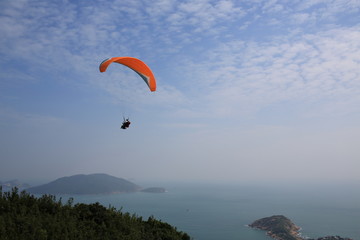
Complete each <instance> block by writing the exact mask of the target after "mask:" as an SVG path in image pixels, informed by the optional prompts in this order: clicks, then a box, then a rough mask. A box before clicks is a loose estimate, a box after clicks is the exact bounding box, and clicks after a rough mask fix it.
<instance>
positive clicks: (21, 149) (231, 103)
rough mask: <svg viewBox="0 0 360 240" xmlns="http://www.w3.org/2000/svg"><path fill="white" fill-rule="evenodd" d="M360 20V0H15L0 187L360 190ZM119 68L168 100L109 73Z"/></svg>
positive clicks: (2, 43) (2, 77)
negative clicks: (168, 184)
mask: <svg viewBox="0 0 360 240" xmlns="http://www.w3.org/2000/svg"><path fill="white" fill-rule="evenodd" d="M359 15H360V1H352V0H330V1H329V0H307V1H300V0H294V1H287V0H272V1H267V0H256V1H253V0H251V1H250V0H244V1H235V0H220V1H215V0H186V1H178V0H155V1H140V0H121V1H119V0H113V1H102V0H90V1H86V2H82V1H80V2H71V1H66V0H64V1H45V0H38V1H30V0H20V1H2V2H1V3H0V35H1V39H0V56H1V58H0V59H1V60H0V61H1V66H2V67H1V69H2V70H1V71H0V180H2V181H4V180H10V179H19V180H27V179H30V180H31V181H35V182H39V181H43V180H44V181H45V180H46V181H51V180H55V179H56V178H59V177H63V176H71V175H75V174H90V173H107V174H110V175H113V176H116V177H122V178H125V179H134V180H135V182H136V181H137V180H139V181H146V180H148V181H150V180H151V181H152V180H153V181H164V182H165V181H174V182H176V181H189V182H191V181H194V182H213V181H219V182H229V183H231V182H239V183H241V182H242V183H246V182H249V183H251V182H259V183H269V182H279V183H281V182H295V183H296V182H299V183H301V182H303V183H309V184H311V183H313V182H323V183H354V184H358V183H360V147H359V143H360V108H359V106H360V22H359ZM118 56H131V57H137V58H139V59H141V60H143V61H145V62H146V63H147V64H148V65H149V66H150V67H151V69H152V70H153V72H154V74H155V77H156V79H157V86H158V88H157V91H156V92H154V93H151V92H150V91H149V90H148V88H147V86H146V84H145V83H144V82H143V80H142V79H141V78H140V77H139V76H138V75H137V74H136V73H134V72H133V71H131V70H129V69H127V68H126V67H124V66H122V65H119V64H113V65H110V67H109V68H108V70H107V71H106V72H105V73H100V72H99V69H98V67H99V64H100V63H101V62H102V61H103V60H104V59H106V58H108V57H118ZM123 117H130V120H131V122H132V125H131V126H130V128H129V129H127V130H122V129H120V125H121V122H122V119H123Z"/></svg>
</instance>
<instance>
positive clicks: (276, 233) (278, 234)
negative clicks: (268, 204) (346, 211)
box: [248, 215, 352, 240]
mask: <svg viewBox="0 0 360 240" xmlns="http://www.w3.org/2000/svg"><path fill="white" fill-rule="evenodd" d="M248 226H249V227H251V228H257V229H261V230H264V231H267V235H268V236H270V237H272V238H274V239H276V240H305V239H306V240H352V239H350V238H342V237H340V236H326V237H320V238H317V239H309V238H303V237H301V235H300V233H299V230H300V227H298V226H296V225H295V224H294V223H293V222H292V221H291V220H290V219H288V218H287V217H285V216H283V215H274V216H271V217H265V218H261V219H258V220H256V221H254V222H253V223H251V224H249V225H248Z"/></svg>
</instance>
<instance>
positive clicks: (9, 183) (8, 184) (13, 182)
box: [0, 179, 30, 190]
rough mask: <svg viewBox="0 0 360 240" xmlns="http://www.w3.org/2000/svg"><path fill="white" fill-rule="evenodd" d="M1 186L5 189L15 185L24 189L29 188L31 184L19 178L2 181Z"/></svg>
mask: <svg viewBox="0 0 360 240" xmlns="http://www.w3.org/2000/svg"><path fill="white" fill-rule="evenodd" d="M0 186H1V187H2V188H3V189H9V190H10V189H12V188H14V187H17V188H20V189H23V188H29V187H30V185H29V184H27V183H22V182H20V181H19V180H17V179H15V180H10V181H5V182H1V181H0Z"/></svg>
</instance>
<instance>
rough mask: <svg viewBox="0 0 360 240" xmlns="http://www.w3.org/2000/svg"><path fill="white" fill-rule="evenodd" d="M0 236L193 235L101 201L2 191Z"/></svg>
mask: <svg viewBox="0 0 360 240" xmlns="http://www.w3.org/2000/svg"><path fill="white" fill-rule="evenodd" d="M0 239H9V240H10V239H26V240H42V239H44V240H45V239H51V240H64V239H68V240H112V239H121V240H144V239H146V240H159V239H164V240H165V239H171V240H190V237H189V235H187V234H186V233H183V232H180V231H178V230H177V229H176V228H175V227H173V226H171V225H169V224H168V223H165V222H161V221H159V220H156V219H155V218H154V217H149V218H148V219H146V220H145V219H142V217H138V216H136V215H134V214H133V215H131V214H129V213H123V212H121V211H118V210H116V209H115V208H113V207H108V208H106V207H104V206H102V205H100V204H99V203H94V204H83V203H78V204H75V205H73V203H72V199H70V200H68V201H67V203H65V204H64V203H62V202H61V200H56V198H55V197H54V196H52V195H43V196H41V197H39V198H36V197H34V196H33V195H30V194H29V193H27V192H25V191H23V192H21V193H18V191H17V189H16V188H14V189H13V190H12V192H2V190H1V187H0Z"/></svg>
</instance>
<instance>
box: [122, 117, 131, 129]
mask: <svg viewBox="0 0 360 240" xmlns="http://www.w3.org/2000/svg"><path fill="white" fill-rule="evenodd" d="M130 124H131V122H130V121H129V118H127V119H125V118H124V121H123V123H122V125H121V129H127V128H128V127H130Z"/></svg>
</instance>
